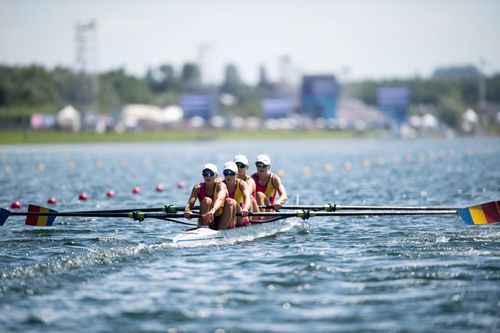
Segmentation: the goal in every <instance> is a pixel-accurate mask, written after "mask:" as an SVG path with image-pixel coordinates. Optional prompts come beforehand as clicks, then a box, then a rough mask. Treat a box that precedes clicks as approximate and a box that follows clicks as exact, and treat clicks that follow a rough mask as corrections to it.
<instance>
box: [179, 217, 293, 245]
mask: <svg viewBox="0 0 500 333" xmlns="http://www.w3.org/2000/svg"><path fill="white" fill-rule="evenodd" d="M298 224H300V220H299V219H296V218H292V219H288V220H280V221H275V222H268V223H255V224H251V225H249V226H246V227H239V228H235V229H227V230H212V229H209V228H196V229H188V230H185V231H183V232H182V233H180V234H178V235H176V236H175V237H174V238H173V239H172V243H173V245H174V246H179V247H196V246H208V245H231V244H234V243H238V242H248V241H252V240H254V239H257V238H262V237H267V236H271V235H274V234H276V233H279V232H286V231H288V230H290V229H291V228H293V227H294V226H296V225H298Z"/></svg>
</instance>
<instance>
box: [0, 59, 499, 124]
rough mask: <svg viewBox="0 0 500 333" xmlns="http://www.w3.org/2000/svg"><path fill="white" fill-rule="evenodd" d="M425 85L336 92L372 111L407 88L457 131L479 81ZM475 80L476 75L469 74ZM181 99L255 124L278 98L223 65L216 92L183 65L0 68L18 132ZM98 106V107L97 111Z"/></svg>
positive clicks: (0, 103)
mask: <svg viewBox="0 0 500 333" xmlns="http://www.w3.org/2000/svg"><path fill="white" fill-rule="evenodd" d="M437 73H438V71H436V74H435V75H434V76H433V77H431V78H425V79H423V78H409V79H397V80H367V81H362V82H355V83H349V84H346V85H343V86H342V88H341V91H342V94H344V95H347V96H349V97H353V98H358V99H360V100H362V101H363V102H365V103H366V104H369V105H373V106H376V104H377V89H378V88H379V87H382V86H384V87H387V86H389V87H390V86H395V87H401V86H403V87H408V88H409V90H410V103H411V105H413V106H418V105H428V106H430V109H432V110H433V112H434V113H435V115H436V116H437V117H438V118H439V119H440V120H442V121H443V122H445V123H446V124H448V125H449V126H451V127H458V126H459V124H460V119H461V118H460V117H461V115H462V113H463V112H464V111H465V110H466V109H467V108H473V109H474V110H479V105H478V104H479V99H480V84H479V82H480V81H479V80H481V76H480V75H475V74H474V73H472V74H471V73H468V74H467V75H464V76H460V75H459V76H458V77H457V76H448V77H447V76H446V75H444V76H443V75H437ZM476 74H477V73H476ZM484 83H485V87H486V90H485V96H484V97H485V100H486V101H488V102H490V103H500V74H496V75H492V76H489V77H487V78H485V80H484ZM185 93H217V94H230V95H231V96H233V97H234V100H235V103H234V104H230V105H222V106H221V112H222V113H223V114H229V113H230V114H234V115H240V116H246V117H248V116H256V117H258V116H260V100H261V99H262V98H263V97H266V96H274V97H277V96H279V94H280V89H279V85H276V84H273V83H272V82H269V81H268V80H267V75H266V71H265V68H261V69H260V78H259V82H258V83H257V84H256V85H249V84H246V83H244V82H243V81H242V80H241V79H240V76H239V73H238V69H237V67H236V66H235V65H232V64H231V65H228V66H227V67H226V69H225V72H224V80H223V82H222V83H221V84H220V85H216V86H206V85H205V86H204V85H202V84H201V73H200V70H199V68H198V66H197V65H195V64H193V63H186V64H184V65H183V66H182V67H181V68H180V70H176V69H175V68H174V67H173V66H171V65H168V64H165V65H161V66H159V67H156V68H151V69H149V70H148V71H147V73H146V74H145V75H144V76H143V77H137V76H134V75H131V74H128V73H126V71H125V70H124V69H115V70H111V71H107V72H104V73H100V74H98V76H92V75H88V74H87V75H85V74H82V73H77V72H74V71H72V70H71V69H68V68H63V67H56V68H53V69H47V68H45V67H43V66H38V65H31V66H0V124H2V125H1V126H2V127H25V126H27V124H29V117H30V115H31V114H33V113H53V112H56V111H57V110H60V109H61V108H63V107H64V106H65V105H67V104H72V105H74V106H75V107H76V108H77V109H79V110H92V111H94V112H100V113H102V112H109V111H113V110H119V109H120V108H121V107H122V106H123V105H125V104H153V105H158V106H166V105H171V104H175V103H176V101H177V98H178V97H179V96H180V95H181V94H185ZM96 101H98V103H96Z"/></svg>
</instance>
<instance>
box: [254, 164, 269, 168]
mask: <svg viewBox="0 0 500 333" xmlns="http://www.w3.org/2000/svg"><path fill="white" fill-rule="evenodd" d="M255 166H256V167H257V168H259V169H262V168H265V167H267V165H265V164H264V163H262V162H257V163H255Z"/></svg>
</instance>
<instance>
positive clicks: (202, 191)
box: [198, 181, 224, 216]
mask: <svg viewBox="0 0 500 333" xmlns="http://www.w3.org/2000/svg"><path fill="white" fill-rule="evenodd" d="M218 184H219V182H218V181H215V183H214V189H213V190H214V193H213V194H212V195H211V196H209V197H210V199H212V203H213V202H215V199H217V193H218V190H217V185H218ZM199 185H200V193H198V200H199V201H200V204H201V201H202V200H203V199H204V198H205V197H208V195H207V189H206V184H205V182H201V183H199ZM222 207H224V201H223V202H222V205H221V208H219V209H217V211H216V212H215V215H216V216H219V215H221V214H222Z"/></svg>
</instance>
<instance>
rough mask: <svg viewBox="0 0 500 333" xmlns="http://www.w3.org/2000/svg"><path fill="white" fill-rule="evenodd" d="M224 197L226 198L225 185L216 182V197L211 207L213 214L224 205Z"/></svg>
mask: <svg viewBox="0 0 500 333" xmlns="http://www.w3.org/2000/svg"><path fill="white" fill-rule="evenodd" d="M226 196H227V187H226V184H224V183H223V182H218V183H217V197H216V198H215V201H214V203H213V206H212V209H213V211H214V212H216V211H217V210H218V209H219V208H221V207H222V206H223V205H224V199H226Z"/></svg>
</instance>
